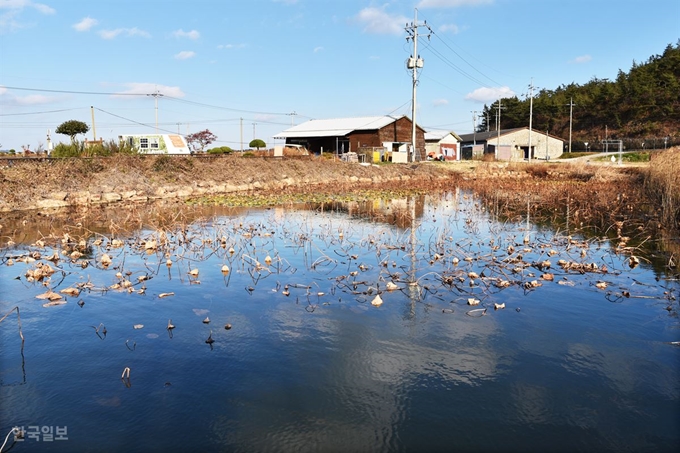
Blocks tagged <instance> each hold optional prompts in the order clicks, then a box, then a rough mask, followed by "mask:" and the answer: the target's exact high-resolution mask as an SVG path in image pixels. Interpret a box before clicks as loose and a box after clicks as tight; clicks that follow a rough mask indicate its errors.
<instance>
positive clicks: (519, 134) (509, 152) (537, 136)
mask: <svg viewBox="0 0 680 453" xmlns="http://www.w3.org/2000/svg"><path fill="white" fill-rule="evenodd" d="M460 139H461V141H460V144H461V148H463V149H464V150H466V149H475V150H476V149H479V148H480V146H481V147H483V150H484V153H483V154H493V155H495V156H496V158H497V159H498V160H532V159H545V160H550V159H557V158H558V157H560V156H561V155H562V153H563V152H564V140H562V139H560V138H558V137H554V136H552V135H550V134H547V133H546V132H541V131H537V130H535V129H532V130H531V133H530V132H529V128H528V127H520V128H516V129H501V130H500V131H489V132H476V133H472V134H463V135H461V136H460ZM530 141H531V145H529V142H530ZM463 154H464V155H465V156H466V157H467V156H471V155H472V154H473V153H472V152H470V153H466V152H464V153H463Z"/></svg>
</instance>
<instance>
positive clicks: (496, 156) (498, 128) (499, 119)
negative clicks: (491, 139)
mask: <svg viewBox="0 0 680 453" xmlns="http://www.w3.org/2000/svg"><path fill="white" fill-rule="evenodd" d="M504 108H505V107H503V106H502V105H501V99H500V98H498V106H497V107H496V109H497V110H498V113H497V114H496V120H497V123H496V132H497V133H498V136H497V138H496V150H495V152H494V158H495V159H498V148H499V147H500V146H501V110H503V109H504ZM510 157H512V156H510Z"/></svg>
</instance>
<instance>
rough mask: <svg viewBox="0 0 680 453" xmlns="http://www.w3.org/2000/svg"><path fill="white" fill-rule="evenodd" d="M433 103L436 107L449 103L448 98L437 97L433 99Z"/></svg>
mask: <svg viewBox="0 0 680 453" xmlns="http://www.w3.org/2000/svg"><path fill="white" fill-rule="evenodd" d="M432 105H433V106H435V107H439V106H441V105H449V101H448V99H435V100H434V101H432Z"/></svg>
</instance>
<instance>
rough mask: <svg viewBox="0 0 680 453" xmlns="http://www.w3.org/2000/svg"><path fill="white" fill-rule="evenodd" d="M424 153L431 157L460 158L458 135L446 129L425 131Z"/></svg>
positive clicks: (441, 158) (443, 158) (442, 158)
mask: <svg viewBox="0 0 680 453" xmlns="http://www.w3.org/2000/svg"><path fill="white" fill-rule="evenodd" d="M425 153H426V155H427V157H428V158H432V159H440V160H460V158H461V156H460V137H459V136H458V135H457V134H456V133H455V132H451V131H446V130H431V131H428V132H425Z"/></svg>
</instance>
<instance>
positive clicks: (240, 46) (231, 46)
mask: <svg viewBox="0 0 680 453" xmlns="http://www.w3.org/2000/svg"><path fill="white" fill-rule="evenodd" d="M245 46H246V45H245V44H220V45H219V46H217V48H218V49H243V48H244V47H245Z"/></svg>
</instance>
